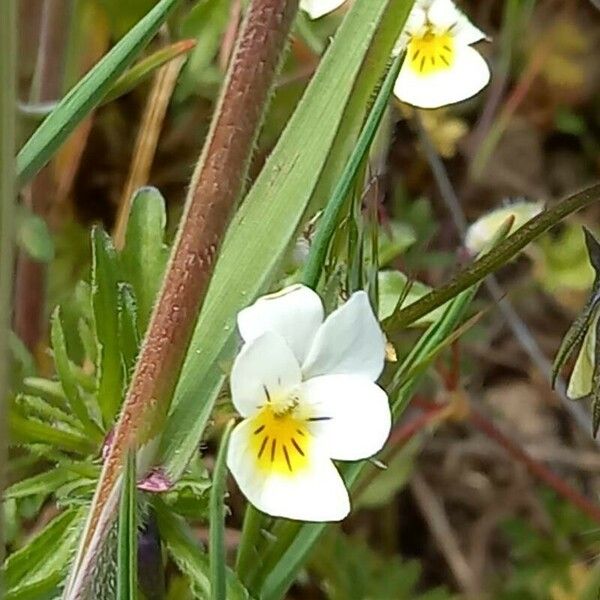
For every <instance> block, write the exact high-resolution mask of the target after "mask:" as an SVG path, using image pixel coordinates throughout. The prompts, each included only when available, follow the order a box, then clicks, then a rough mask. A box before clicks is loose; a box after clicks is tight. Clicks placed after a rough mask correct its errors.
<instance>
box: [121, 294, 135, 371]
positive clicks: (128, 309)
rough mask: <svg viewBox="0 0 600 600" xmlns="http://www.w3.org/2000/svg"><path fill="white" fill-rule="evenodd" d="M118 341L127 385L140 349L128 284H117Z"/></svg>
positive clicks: (133, 298) (133, 301)
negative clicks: (119, 341)
mask: <svg viewBox="0 0 600 600" xmlns="http://www.w3.org/2000/svg"><path fill="white" fill-rule="evenodd" d="M119 339H120V340H121V356H122V358H123V369H124V371H125V380H126V382H127V383H129V379H130V376H131V373H132V372H133V368H134V367H135V360H136V358H137V354H138V350H139V348H140V335H139V332H138V329H137V304H136V300H135V295H134V293H133V288H132V287H131V286H130V285H129V284H128V283H119Z"/></svg>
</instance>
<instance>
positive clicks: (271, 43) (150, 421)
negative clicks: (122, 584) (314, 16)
mask: <svg viewBox="0 0 600 600" xmlns="http://www.w3.org/2000/svg"><path fill="white" fill-rule="evenodd" d="M297 8H298V0H253V1H252V2H251V4H250V7H249V9H248V12H247V14H246V19H245V21H244V24H243V26H242V29H241V32H240V35H239V37H238V42H237V45H236V48H235V51H234V55H233V58H232V60H231V62H230V66H229V70H228V73H227V78H226V81H225V84H224V89H223V91H222V94H221V97H220V100H219V103H218V105H217V108H216V111H215V115H214V117H213V122H212V125H211V129H210V132H209V134H208V139H207V140H206V143H205V146H204V149H203V152H202V154H201V156H200V159H199V160H198V163H197V166H196V169H195V171H194V175H193V177H192V182H191V186H190V192H189V194H188V198H187V203H186V209H185V212H184V214H183V217H182V220H181V223H180V227H179V232H178V235H177V239H176V241H175V245H174V247H173V251H172V253H171V259H170V262H169V265H168V268H167V272H166V274H165V279H164V282H163V287H162V289H161V292H160V294H159V299H158V302H157V304H156V306H155V308H154V311H153V314H152V317H151V319H150V324H149V326H148V331H147V333H146V337H145V339H144V342H143V344H142V348H141V350H140V355H139V358H138V362H137V365H136V369H135V372H134V374H133V378H132V381H131V385H130V387H129V390H128V392H127V395H126V398H125V404H124V406H123V409H122V412H121V416H120V418H119V422H118V423H117V425H116V428H115V433H114V439H113V442H112V445H111V448H110V451H109V454H108V457H107V459H106V462H105V464H104V468H103V470H102V474H101V477H100V481H99V482H98V486H97V488H96V494H95V497H94V502H93V505H92V509H91V511H90V516H89V519H88V523H87V526H86V530H85V533H84V536H83V539H82V544H81V548H80V552H79V556H78V559H77V561H76V562H75V565H74V568H75V571H74V573H73V574H72V579H71V582H70V585H69V587H68V588H67V595H66V597H68V598H77V597H78V594H79V593H80V590H81V588H83V586H84V583H85V579H86V578H87V577H88V575H89V572H88V571H89V567H90V566H91V565H90V562H91V559H90V556H92V555H93V553H94V547H93V546H95V545H97V543H95V544H91V543H90V542H92V540H95V539H96V538H97V537H98V536H95V533H96V531H102V530H104V527H103V524H104V523H105V522H106V521H107V520H110V519H111V518H112V516H113V514H114V508H113V507H112V506H111V504H113V503H111V502H109V499H110V498H111V496H112V495H114V494H113V492H114V490H115V489H116V488H117V486H118V485H119V481H120V476H121V472H122V468H123V457H124V455H125V453H126V452H127V450H128V449H129V448H130V447H132V446H140V445H142V444H143V443H145V442H147V441H149V439H150V438H152V437H153V436H154V435H155V434H157V433H158V431H157V430H156V429H157V428H156V424H159V423H160V422H161V418H160V417H161V416H163V415H165V414H166V412H167V410H168V408H169V405H170V402H171V398H172V395H173V391H174V388H175V385H176V382H177V379H178V377H179V373H180V370H181V367H182V364H183V360H184V358H185V354H186V351H187V347H188V344H189V341H190V338H191V335H192V333H193V330H194V326H195V324H196V320H197V317H198V313H199V310H200V307H201V305H202V301H203V299H204V296H205V294H206V291H207V288H208V283H209V281H210V278H211V276H212V273H213V268H214V264H215V260H216V256H217V253H218V249H219V246H220V244H221V241H222V239H223V236H224V233H225V229H226V227H227V225H228V223H229V220H230V217H231V215H232V213H233V210H234V207H235V204H236V202H237V200H238V198H239V196H240V195H241V193H242V190H243V187H244V182H245V178H246V174H247V170H248V164H249V161H250V157H251V154H252V149H253V146H254V143H255V140H256V137H257V134H258V131H259V129H260V125H261V123H262V119H263V115H264V112H265V108H266V105H267V103H268V100H269V96H270V93H271V89H272V87H273V83H274V81H275V77H276V74H277V72H278V68H279V64H280V62H281V57H282V55H283V51H284V48H285V43H286V39H287V36H288V33H289V30H290V28H291V24H292V21H293V18H294V15H295V14H296V11H297ZM208 342H210V340H209V341H208ZM159 426H160V425H159ZM88 546H91V547H89V548H88Z"/></svg>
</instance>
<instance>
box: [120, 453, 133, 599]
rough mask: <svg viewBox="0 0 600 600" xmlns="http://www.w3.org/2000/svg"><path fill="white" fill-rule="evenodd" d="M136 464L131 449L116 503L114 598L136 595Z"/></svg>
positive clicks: (131, 597) (129, 597) (127, 597)
mask: <svg viewBox="0 0 600 600" xmlns="http://www.w3.org/2000/svg"><path fill="white" fill-rule="evenodd" d="M135 463H136V457H135V453H134V452H130V453H129V454H128V456H127V466H126V468H125V471H124V474H123V487H122V491H121V502H120V504H119V519H118V528H119V534H118V535H119V540H118V547H117V573H118V579H117V600H136V599H137V597H138V585H137V578H138V570H137V550H138V544H137V537H138V511H137V489H136V482H137V477H136V464H135Z"/></svg>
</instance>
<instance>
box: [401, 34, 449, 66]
mask: <svg viewBox="0 0 600 600" xmlns="http://www.w3.org/2000/svg"><path fill="white" fill-rule="evenodd" d="M454 57H455V52H454V38H453V37H452V35H450V33H448V32H446V33H442V34H440V33H435V32H434V31H432V30H431V29H428V30H427V31H426V32H425V33H424V34H423V35H421V36H419V37H416V36H413V37H412V38H411V39H410V41H409V42H408V48H407V54H406V60H407V61H408V62H409V64H410V66H411V68H412V69H413V71H415V72H416V73H417V74H418V75H424V76H426V75H431V74H432V73H437V72H439V71H444V70H445V69H449V68H450V67H451V66H452V63H453V62H454Z"/></svg>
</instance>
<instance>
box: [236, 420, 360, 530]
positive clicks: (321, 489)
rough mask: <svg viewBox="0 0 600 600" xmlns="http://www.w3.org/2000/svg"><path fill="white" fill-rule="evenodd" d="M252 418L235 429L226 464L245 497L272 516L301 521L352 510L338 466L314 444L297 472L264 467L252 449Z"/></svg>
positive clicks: (336, 516) (333, 516)
mask: <svg viewBox="0 0 600 600" xmlns="http://www.w3.org/2000/svg"><path fill="white" fill-rule="evenodd" d="M253 435H254V430H253V424H252V421H251V420H250V419H247V420H245V421H242V423H240V424H239V425H237V427H236V428H235V429H234V430H233V432H232V434H231V438H230V441H229V448H228V452H227V466H228V467H229V470H230V471H231V474H232V475H233V477H234V479H235V480H236V482H237V484H238V486H239V488H240V490H241V491H242V493H243V494H244V496H246V498H247V499H248V500H249V501H250V502H251V503H252V504H253V505H254V506H255V507H256V508H258V509H259V510H261V511H262V512H265V513H267V514H268V515H271V516H273V517H284V518H286V519H296V520H299V521H317V522H322V521H340V520H341V519H343V518H344V517H345V516H346V515H347V514H348V513H349V512H350V499H349V497H348V491H347V490H346V487H345V485H344V482H343V481H342V478H341V477H340V474H339V473H338V472H337V469H336V468H335V466H334V465H333V463H332V462H331V460H329V458H327V457H326V456H324V455H323V454H321V453H319V452H318V449H317V448H314V450H313V452H311V455H310V457H309V461H308V462H307V465H306V467H305V468H304V469H302V470H301V471H299V472H298V473H294V474H285V473H280V472H277V471H276V470H275V469H274V470H271V471H269V470H265V469H264V468H262V467H261V466H260V464H259V461H258V460H257V459H256V456H255V455H254V453H253V447H252V443H251V438H252V436H253Z"/></svg>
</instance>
